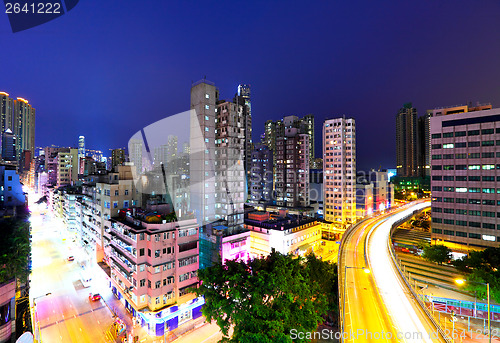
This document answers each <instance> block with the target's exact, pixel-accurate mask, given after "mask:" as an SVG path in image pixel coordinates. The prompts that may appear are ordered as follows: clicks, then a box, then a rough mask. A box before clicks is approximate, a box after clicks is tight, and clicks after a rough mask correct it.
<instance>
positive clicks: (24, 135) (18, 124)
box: [0, 92, 35, 161]
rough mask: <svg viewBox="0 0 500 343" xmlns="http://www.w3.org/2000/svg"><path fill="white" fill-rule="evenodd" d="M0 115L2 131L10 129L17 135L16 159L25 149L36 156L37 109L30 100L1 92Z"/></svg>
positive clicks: (0, 129)
mask: <svg viewBox="0 0 500 343" xmlns="http://www.w3.org/2000/svg"><path fill="white" fill-rule="evenodd" d="M0 115H1V118H0V132H5V130H7V129H10V130H11V131H12V133H13V134H14V135H15V136H16V160H18V161H19V160H20V159H21V154H22V152H23V151H25V150H30V151H31V156H35V109H34V108H33V107H32V106H31V105H30V104H29V102H28V100H26V99H23V98H17V99H15V100H14V99H12V98H10V96H9V94H8V93H5V92H0Z"/></svg>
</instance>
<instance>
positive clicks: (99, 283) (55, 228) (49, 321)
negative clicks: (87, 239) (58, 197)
mask: <svg viewBox="0 0 500 343" xmlns="http://www.w3.org/2000/svg"><path fill="white" fill-rule="evenodd" d="M30 210H31V211H32V216H31V223H32V255H33V270H32V274H31V276H30V280H31V292H30V298H31V299H34V302H33V300H31V304H32V305H33V303H34V304H35V316H36V321H37V325H36V328H37V331H38V332H36V334H35V337H38V335H39V334H41V339H42V342H51V343H52V342H106V339H105V337H106V335H105V333H106V331H107V330H109V329H110V326H111V323H112V322H113V319H112V314H111V312H110V311H109V309H108V308H107V306H106V305H105V304H104V302H103V301H102V300H100V301H92V302H91V301H89V293H90V292H95V293H99V292H101V290H105V289H103V287H105V281H104V282H103V280H102V279H99V278H98V277H96V278H95V280H92V286H91V287H89V288H84V287H83V285H82V283H81V281H80V271H81V267H80V266H79V259H80V258H81V253H80V252H79V250H78V249H77V248H76V246H75V245H74V243H73V241H72V238H71V236H70V235H69V234H68V233H67V231H66V230H65V228H64V227H63V225H62V223H61V222H60V221H59V220H57V219H53V218H51V217H50V214H46V215H43V214H41V213H40V209H39V208H38V206H37V205H31V207H30ZM69 256H75V260H74V261H68V257H69ZM92 275H95V276H97V275H99V274H98V273H92ZM46 294H49V295H46Z"/></svg>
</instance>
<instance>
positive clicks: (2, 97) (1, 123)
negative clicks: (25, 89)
mask: <svg viewBox="0 0 500 343" xmlns="http://www.w3.org/2000/svg"><path fill="white" fill-rule="evenodd" d="M13 108H14V99H12V98H10V97H9V93H5V92H0V115H1V118H0V131H1V132H5V130H7V129H10V130H11V131H12V128H13V126H12V110H13Z"/></svg>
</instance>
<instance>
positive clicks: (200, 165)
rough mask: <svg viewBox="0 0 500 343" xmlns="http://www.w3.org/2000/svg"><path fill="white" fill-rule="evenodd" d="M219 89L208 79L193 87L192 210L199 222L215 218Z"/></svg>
mask: <svg viewBox="0 0 500 343" xmlns="http://www.w3.org/2000/svg"><path fill="white" fill-rule="evenodd" d="M218 99H219V90H218V89H217V88H216V87H215V85H214V84H213V83H212V82H210V81H207V80H201V81H198V82H196V83H194V84H193V85H192V87H191V120H190V122H191V129H190V144H189V146H190V149H191V154H190V179H191V186H190V191H191V209H192V210H193V211H195V215H196V217H197V219H198V223H199V224H200V225H205V224H207V223H210V222H213V221H214V220H215V204H216V199H215V126H216V123H215V117H216V112H217V107H216V104H217V101H218Z"/></svg>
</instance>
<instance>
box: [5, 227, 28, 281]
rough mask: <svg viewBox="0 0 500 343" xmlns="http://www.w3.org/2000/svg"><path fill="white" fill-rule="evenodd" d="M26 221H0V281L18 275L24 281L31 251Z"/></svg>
mask: <svg viewBox="0 0 500 343" xmlns="http://www.w3.org/2000/svg"><path fill="white" fill-rule="evenodd" d="M29 230H30V224H29V222H28V221H24V220H16V219H7V220H4V221H2V222H0V232H1V233H2V237H3V238H2V239H1V240H0V267H1V268H0V283H3V282H5V281H8V280H10V279H12V278H13V277H18V278H19V279H20V280H21V281H26V278H27V275H28V272H27V267H28V255H29V253H30V251H31V246H30V241H29V235H30V231H29Z"/></svg>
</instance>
